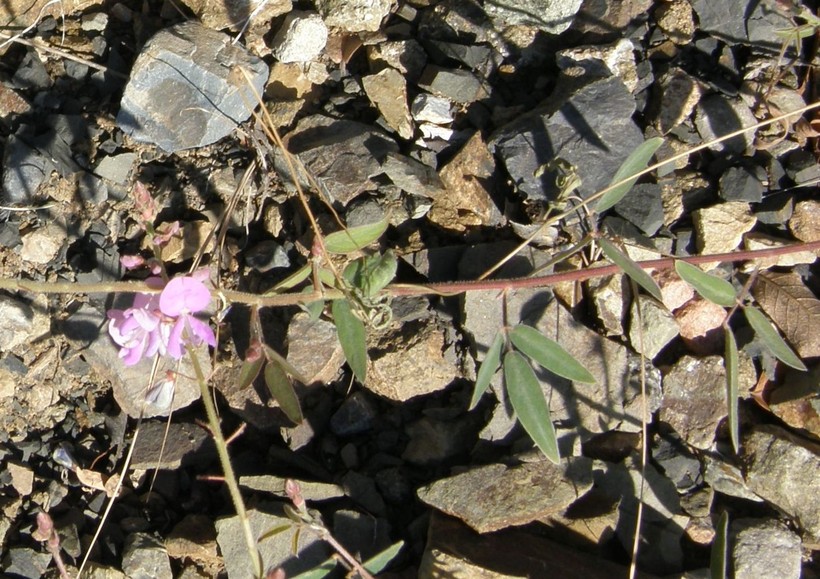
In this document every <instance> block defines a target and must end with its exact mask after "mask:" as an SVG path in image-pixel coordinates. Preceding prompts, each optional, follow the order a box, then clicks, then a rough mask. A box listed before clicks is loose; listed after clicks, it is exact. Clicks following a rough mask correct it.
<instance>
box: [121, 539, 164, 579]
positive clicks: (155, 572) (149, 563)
mask: <svg viewBox="0 0 820 579" xmlns="http://www.w3.org/2000/svg"><path fill="white" fill-rule="evenodd" d="M122 570H123V572H124V573H125V574H126V575H128V577H135V578H137V577H139V578H145V579H148V578H149V577H151V578H155V579H172V577H173V576H174V574H173V572H172V571H171V561H170V560H169V559H168V551H166V550H165V545H163V544H162V542H161V541H159V540H158V539H157V538H156V537H154V536H153V535H149V534H147V533H133V534H131V535H129V536H128V537H127V538H126V539H125V546H124V547H123V552H122Z"/></svg>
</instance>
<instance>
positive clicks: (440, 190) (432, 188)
mask: <svg viewBox="0 0 820 579" xmlns="http://www.w3.org/2000/svg"><path fill="white" fill-rule="evenodd" d="M382 170H384V173H385V175H387V176H388V177H390V180H391V181H393V183H394V184H395V185H396V186H397V187H399V188H400V189H402V190H403V191H406V192H407V193H411V194H413V195H422V196H424V197H430V198H431V199H438V198H439V197H440V196H441V195H442V194H444V183H442V181H441V179H440V178H439V176H438V174H436V171H435V169H433V168H432V167H428V166H427V165H423V164H422V163H419V162H418V161H416V160H415V159H412V158H410V157H405V156H402V155H397V154H395V153H390V154H388V155H387V157H386V158H385V160H384V163H382Z"/></svg>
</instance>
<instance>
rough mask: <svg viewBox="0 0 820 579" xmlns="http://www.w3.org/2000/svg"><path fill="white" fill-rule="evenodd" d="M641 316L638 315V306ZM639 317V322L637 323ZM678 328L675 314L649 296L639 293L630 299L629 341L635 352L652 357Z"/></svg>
mask: <svg viewBox="0 0 820 579" xmlns="http://www.w3.org/2000/svg"><path fill="white" fill-rule="evenodd" d="M639 305H640V308H641V312H640V313H641V316H640V318H639V317H638V307H639ZM639 319H640V322H641V323H638V321H639ZM678 334H680V330H679V329H678V323H677V322H676V321H675V316H673V315H672V313H671V312H670V311H669V310H667V309H666V308H665V307H664V306H663V304H660V303H658V302H657V301H655V299H654V298H651V297H649V296H645V295H640V296H638V299H637V300H633V301H632V307H631V309H630V321H629V342H630V344H632V347H633V348H634V349H635V351H636V352H642V353H643V354H644V355H645V356H646V357H647V358H649V359H652V358H654V357H655V356H657V355H658V354H659V353H660V351H661V350H663V349H664V348H665V347H666V345H667V344H669V342H671V341H672V340H674V339H675V338H676V337H677V336H678Z"/></svg>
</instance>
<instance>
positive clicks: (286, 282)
mask: <svg viewBox="0 0 820 579" xmlns="http://www.w3.org/2000/svg"><path fill="white" fill-rule="evenodd" d="M309 275H310V264H309V263H308V264H307V265H303V266H302V267H301V268H300V269H299V270H297V271H296V272H294V273H292V274H291V275H289V276H288V277H286V278H285V279H283V280H282V281H280V282H279V283H278V284H276V285H275V286H273V289H272V290H270V291H269V292H267V293H268V294H273V293H276V292H278V291H281V290H287V289H291V288H293V287H295V286H297V285H299V284H300V283H302V282H303V281H305V280H306V279H307V278H308V276H309Z"/></svg>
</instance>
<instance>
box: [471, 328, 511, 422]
mask: <svg viewBox="0 0 820 579" xmlns="http://www.w3.org/2000/svg"><path fill="white" fill-rule="evenodd" d="M503 345H504V334H503V333H502V332H498V333H497V334H496V335H495V338H494V339H493V343H492V344H490V348H489V349H488V350H487V355H486V356H484V361H483V362H481V367H480V368H479V369H478V375H477V376H476V378H475V389H473V398H472V400H470V407H469V408H468V409H467V410H472V409H473V408H475V406H476V404H478V401H479V400H480V399H481V397H482V396H483V395H484V393H485V392H486V391H487V388H488V387H489V385H490V380H492V378H493V376H494V375H495V372H496V370H498V367H499V366H501V347H502V346H503Z"/></svg>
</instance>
